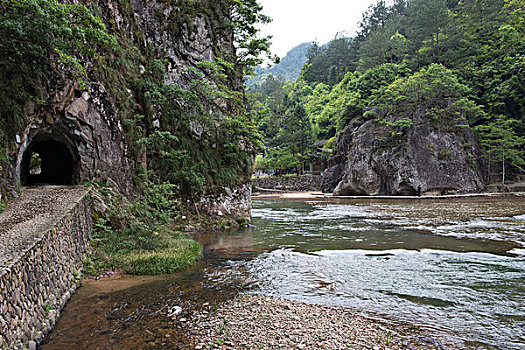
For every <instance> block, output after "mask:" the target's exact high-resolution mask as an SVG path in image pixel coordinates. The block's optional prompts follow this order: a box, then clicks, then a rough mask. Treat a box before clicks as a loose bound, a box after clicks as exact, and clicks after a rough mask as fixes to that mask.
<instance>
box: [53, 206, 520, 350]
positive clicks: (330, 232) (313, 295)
mask: <svg viewBox="0 0 525 350" xmlns="http://www.w3.org/2000/svg"><path fill="white" fill-rule="evenodd" d="M252 214H253V221H252V227H249V228H246V229H242V230H239V231H233V232H222V233H212V234H209V233H208V234H200V235H197V236H196V238H197V239H198V240H199V241H200V242H201V243H202V244H203V246H204V259H203V262H202V263H201V264H200V265H198V266H196V267H194V268H193V269H192V270H190V271H188V272H186V273H184V274H179V275H178V276H161V277H158V278H154V279H153V280H148V281H147V282H144V283H139V284H138V285H137V286H131V287H128V288H126V289H125V290H124V291H122V290H121V289H123V288H119V290H118V291H117V292H114V291H111V290H109V291H105V292H104V291H102V290H100V287H99V290H98V292H97V293H95V292H93V291H91V292H86V291H85V289H84V287H83V288H81V289H80V290H79V291H78V292H77V295H75V296H74V297H73V300H72V302H70V303H69V304H68V306H67V307H66V309H65V312H64V316H63V318H62V319H61V321H59V325H58V327H57V330H56V331H55V332H53V335H52V336H51V337H50V338H51V340H49V341H47V345H46V346H44V347H43V348H44V349H53V348H57V349H58V348H61V346H62V345H63V344H68V343H67V341H66V340H67V339H71V338H75V339H76V341H77V342H78V344H84V347H83V348H92V349H95V348H104V347H103V346H102V345H100V347H97V346H96V345H93V346H86V344H88V343H89V342H90V341H91V342H92V344H96V342H95V343H93V342H94V340H93V339H94V338H97V337H98V338H104V337H107V339H110V340H111V339H117V340H114V342H116V344H120V345H121V344H122V343H121V342H122V341H123V339H126V341H128V342H131V343H130V344H135V346H136V347H140V346H139V345H138V344H151V347H155V346H156V347H160V348H162V347H163V344H164V345H165V346H169V347H172V346H174V345H175V344H178V343H177V342H175V340H174V338H176V336H177V334H172V335H170V334H168V333H166V332H167V330H170V331H171V330H172V329H174V328H176V327H179V326H180V325H174V324H170V323H169V322H170V321H169V320H168V318H167V317H166V316H165V314H166V312H165V308H166V306H168V307H169V305H172V304H176V303H179V304H181V305H186V304H188V305H189V303H191V302H195V300H199V301H200V302H202V301H203V300H207V301H209V302H213V301H214V300H218V299H220V298H219V296H221V297H222V298H223V299H224V298H227V297H228V296H231V295H232V294H233V291H234V290H235V289H236V288H239V287H240V286H242V287H243V288H244V289H245V290H248V291H249V292H256V293H263V294H267V295H275V296H280V297H285V298H291V299H295V300H301V301H306V302H314V303H320V304H328V305H339V306H345V307H350V308H354V309H356V310H358V311H359V312H363V313H364V314H366V315H369V316H371V317H374V318H379V319H382V320H386V321H388V322H395V323H400V324H407V323H408V324H412V325H417V326H418V327H419V328H420V329H423V330H427V331H428V332H430V333H435V334H446V335H447V336H448V337H449V339H450V337H452V339H455V340H457V341H458V343H459V344H463V346H465V347H467V348H474V349H525V198H519V197H505V198H498V199H496V198H485V199H446V200H399V199H398V200H371V199H365V198H363V199H360V200H338V201H336V200H330V201H327V200H315V201H310V200H308V201H305V200H303V201H286V200H256V201H254V209H253V212H252ZM125 280H126V279H124V281H125ZM83 289H84V292H83ZM110 289H111V288H110ZM130 300H131V301H130ZM185 303H186V304H185ZM97 305H98V306H97ZM97 307H100V308H101V309H100V310H99V309H98V308H97ZM188 308H189V306H188ZM102 309H104V310H106V311H103V310H102ZM185 309H186V307H185ZM93 310H98V312H95V314H94V315H92V316H90V312H93ZM112 310H113V311H112ZM84 318H86V320H83V319H84ZM89 320H91V322H89ZM75 322H76V324H75ZM82 324H84V325H85V327H84V328H82V327H81V325H82ZM86 327H92V330H89V329H86ZM82 329H83V330H82ZM93 329H94V330H93ZM108 329H109V330H108ZM157 330H160V332H158V334H159V335H158V337H156V336H154V334H157ZM146 331H147V332H146ZM148 332H149V333H148ZM164 333H166V334H167V335H164ZM94 335H95V337H94ZM133 339H136V340H135V341H133ZM148 339H149V340H148ZM108 341H109V340H108ZM148 341H149V343H148ZM179 341H180V340H179ZM100 344H104V343H100ZM105 344H107V343H105ZM166 344H167V345H166ZM70 345H71V344H70ZM144 347H148V346H144ZM114 348H118V347H114Z"/></svg>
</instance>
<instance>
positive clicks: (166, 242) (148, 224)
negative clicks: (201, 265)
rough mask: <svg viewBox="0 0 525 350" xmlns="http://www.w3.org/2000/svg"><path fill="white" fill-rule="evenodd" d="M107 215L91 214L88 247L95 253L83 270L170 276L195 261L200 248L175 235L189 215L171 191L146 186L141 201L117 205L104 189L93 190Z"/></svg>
mask: <svg viewBox="0 0 525 350" xmlns="http://www.w3.org/2000/svg"><path fill="white" fill-rule="evenodd" d="M95 185H96V187H97V188H98V191H99V193H101V194H102V195H103V196H104V197H105V199H106V204H107V205H108V207H109V209H108V211H107V213H106V214H104V215H100V214H95V215H94V217H95V221H94V225H93V226H94V234H93V236H92V237H91V245H92V246H93V247H94V248H95V253H94V254H93V255H92V256H91V257H89V259H88V260H87V261H85V262H84V263H85V265H86V266H87V267H88V268H89V269H91V273H96V271H97V270H99V269H107V268H119V269H123V270H124V271H125V272H126V273H133V274H161V273H173V272H175V271H176V270H180V269H182V268H184V267H186V266H188V265H190V264H191V263H193V262H194V261H195V260H196V259H198V258H199V257H200V255H201V248H200V245H199V244H198V243H197V242H195V241H193V240H192V239H190V238H189V237H188V236H187V235H186V234H183V233H181V232H179V231H178V229H177V228H176V227H177V224H180V223H182V222H184V221H185V220H187V218H186V217H185V215H184V214H185V213H187V215H189V214H190V213H191V212H192V211H191V208H189V207H188V206H187V205H186V204H185V203H183V202H181V201H180V199H179V197H178V196H177V193H178V192H177V186H175V185H173V184H170V183H167V182H164V183H159V184H154V183H151V182H147V183H146V185H145V186H144V189H143V196H142V198H139V199H136V200H134V201H132V202H129V201H127V200H124V199H122V200H118V199H117V198H114V197H113V196H112V191H111V190H109V189H107V188H106V187H104V185H100V184H95Z"/></svg>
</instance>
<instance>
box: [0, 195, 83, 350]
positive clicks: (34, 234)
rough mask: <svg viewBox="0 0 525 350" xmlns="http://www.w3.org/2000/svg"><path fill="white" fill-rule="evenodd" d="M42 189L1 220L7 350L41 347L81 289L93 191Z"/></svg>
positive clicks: (0, 332)
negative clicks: (60, 315)
mask: <svg viewBox="0 0 525 350" xmlns="http://www.w3.org/2000/svg"><path fill="white" fill-rule="evenodd" d="M38 190H39V189H36V190H34V189H31V190H25V191H24V193H23V195H22V196H21V198H20V200H18V202H17V203H13V205H11V207H8V208H7V209H6V211H5V212H4V213H2V215H1V217H0V219H1V220H0V229H4V232H1V231H0V240H1V244H0V311H1V315H0V327H1V328H0V348H1V349H9V348H15V349H22V348H27V347H29V348H30V349H31V348H36V344H37V343H39V342H40V341H41V340H42V338H43V337H44V336H45V335H46V334H47V333H48V332H49V331H50V330H51V329H52V327H53V326H54V324H55V322H56V321H57V319H58V317H59V314H60V311H61V309H62V307H63V306H64V305H65V303H66V302H67V300H68V299H69V298H70V296H71V294H72V293H73V292H74V291H75V289H76V288H77V286H78V284H79V281H80V274H81V271H82V256H83V253H84V252H85V250H86V249H87V247H88V235H89V234H90V232H91V230H92V221H91V200H90V197H89V190H87V189H85V188H69V189H64V188H62V189H61V188H51V189H47V188H43V187H42V188H41V190H42V191H44V192H46V191H47V192H46V194H45V195H43V194H42V193H40V192H38ZM32 191H36V192H32ZM64 191H65V192H64ZM27 197H29V198H27ZM32 197H34V198H32ZM24 199H26V201H25V202H24ZM53 200H55V201H57V202H58V203H57V202H55V203H53ZM39 201H40V202H39ZM15 202H16V201H15ZM29 203H34V205H35V208H27V206H28V205H30V204H29ZM46 205H47V206H50V207H52V208H54V210H51V211H49V212H48V213H46V212H45V211H46V209H47V208H46ZM38 206H39V207H43V208H42V209H39V208H38ZM6 228H7V230H6Z"/></svg>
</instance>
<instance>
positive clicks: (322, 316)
mask: <svg viewBox="0 0 525 350" xmlns="http://www.w3.org/2000/svg"><path fill="white" fill-rule="evenodd" d="M188 326H189V330H188V331H189V333H190V334H191V335H193V336H194V339H195V345H194V348H195V349H211V348H219V349H370V350H387V349H391V350H395V349H454V348H453V347H448V346H446V347H445V346H442V345H439V344H438V343H437V342H436V341H435V340H434V339H429V338H423V337H415V336H412V335H404V334H401V332H400V331H399V330H396V329H394V328H392V329H387V328H385V326H383V325H381V324H379V323H377V322H374V321H372V320H369V319H366V318H363V317H361V316H358V315H356V314H355V313H353V312H352V311H350V310H348V309H344V308H333V307H326V306H320V305H311V304H305V303H300V302H295V301H290V300H284V299H279V298H273V297H266V296H260V295H250V296H239V297H237V298H235V299H234V300H231V301H228V302H226V303H225V304H222V305H219V306H208V307H206V308H204V309H203V310H202V311H201V312H200V313H199V314H197V315H196V316H195V317H193V318H192V319H191V321H190V323H189V324H188Z"/></svg>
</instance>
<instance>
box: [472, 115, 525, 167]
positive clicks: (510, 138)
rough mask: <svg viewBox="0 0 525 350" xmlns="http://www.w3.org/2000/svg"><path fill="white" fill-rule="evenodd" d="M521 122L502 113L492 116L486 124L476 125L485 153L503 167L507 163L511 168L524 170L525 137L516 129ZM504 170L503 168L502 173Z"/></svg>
mask: <svg viewBox="0 0 525 350" xmlns="http://www.w3.org/2000/svg"><path fill="white" fill-rule="evenodd" d="M520 124H521V123H520V122H519V121H518V120H515V119H508V118H506V117H505V116H503V115H497V116H493V117H492V118H490V119H489V120H488V122H487V123H486V124H483V125H478V126H476V128H475V129H476V131H478V132H479V134H480V136H481V143H482V145H483V146H484V147H485V148H486V152H487V155H488V156H489V157H493V159H496V160H497V161H498V162H500V163H501V165H502V167H503V169H504V168H505V164H509V165H510V166H511V167H512V168H513V170H515V171H520V172H525V159H524V158H525V150H524V149H523V146H524V145H525V137H523V136H519V133H518V132H517V131H516V130H518V129H519V127H520V126H521V125H520ZM504 172H505V170H503V173H504Z"/></svg>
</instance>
